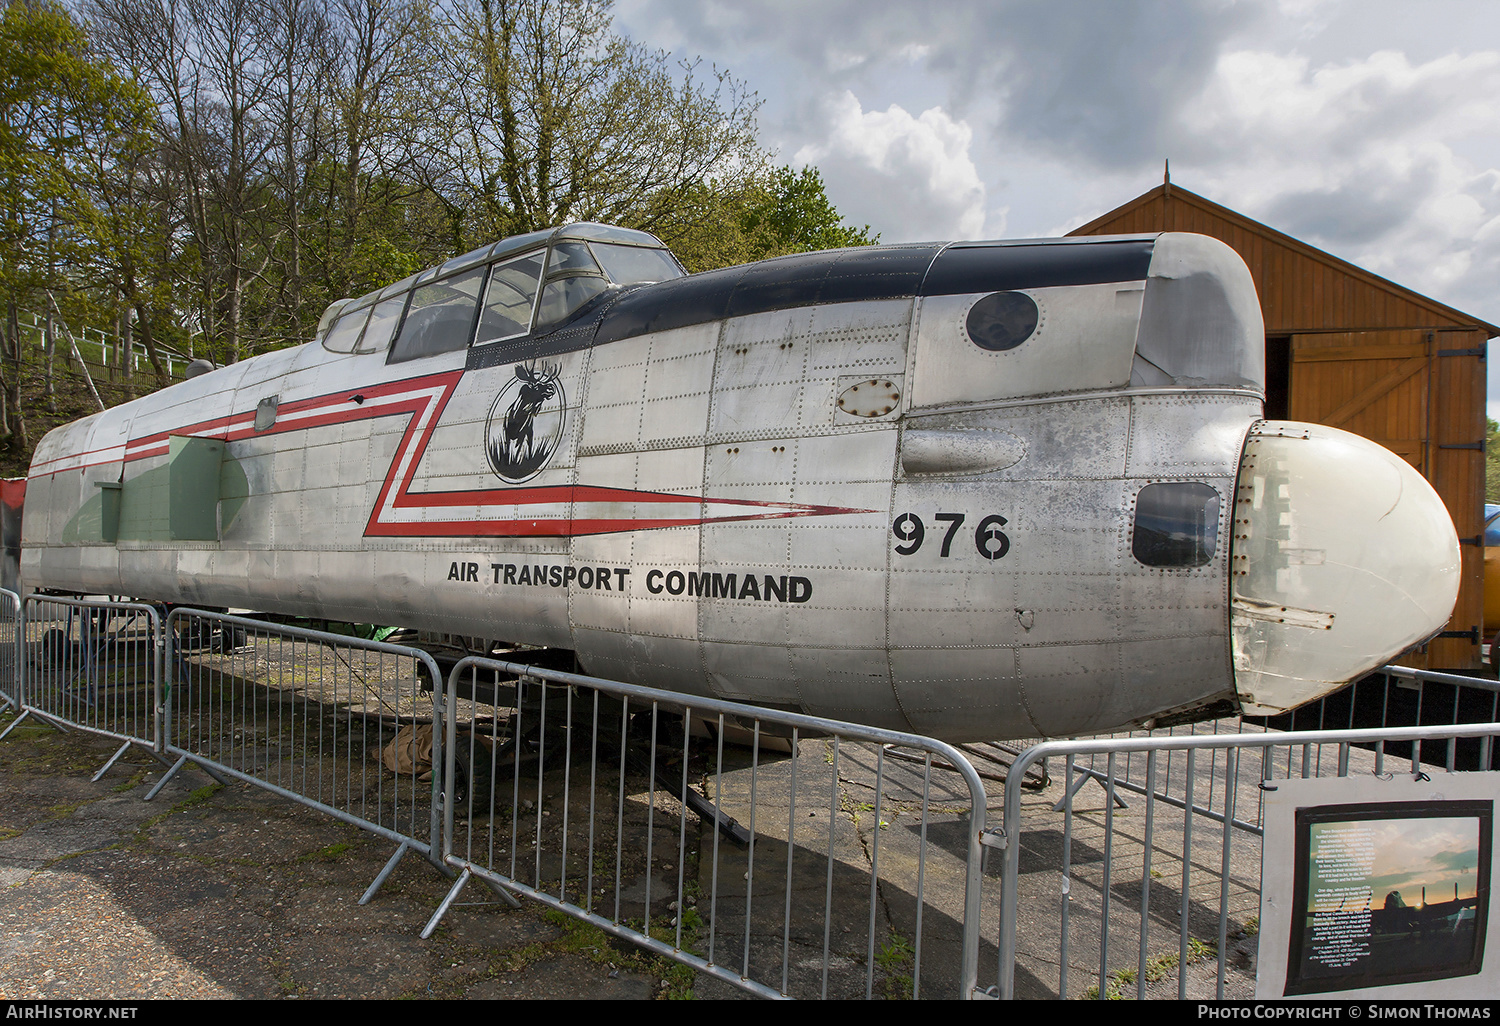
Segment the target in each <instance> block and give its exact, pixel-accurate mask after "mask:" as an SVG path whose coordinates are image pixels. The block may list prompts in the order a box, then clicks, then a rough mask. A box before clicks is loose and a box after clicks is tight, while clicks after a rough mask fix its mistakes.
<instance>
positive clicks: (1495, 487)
mask: <svg viewBox="0 0 1500 1026" xmlns="http://www.w3.org/2000/svg"><path fill="white" fill-rule="evenodd" d="M1484 423H1485V430H1484V501H1485V502H1500V424H1497V423H1495V422H1494V421H1493V420H1490V419H1489V418H1488V417H1486V418H1485V422H1484Z"/></svg>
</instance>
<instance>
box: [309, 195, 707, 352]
mask: <svg viewBox="0 0 1500 1026" xmlns="http://www.w3.org/2000/svg"><path fill="white" fill-rule="evenodd" d="M686 273H687V272H686V271H684V270H683V268H682V265H681V264H680V263H678V261H677V258H676V257H675V256H673V255H672V251H671V250H669V249H667V247H666V246H665V245H663V243H662V241H661V240H660V239H658V238H657V237H656V236H654V235H651V234H648V233H647V232H639V231H634V230H633V229H630V228H616V227H614V226H612V225H606V224H593V223H590V222H586V221H582V222H576V223H573V224H566V225H563V226H562V227H561V228H549V229H547V230H545V231H539V232H531V233H529V234H527V235H517V236H513V237H512V238H509V239H502V240H500V241H499V242H497V243H494V244H493V245H489V246H483V247H481V248H479V249H476V250H474V251H473V252H472V253H465V254H464V255H463V256H457V257H454V258H453V259H452V260H449V261H447V262H446V263H443V264H441V265H439V266H437V267H430V268H428V269H427V270H425V271H422V272H420V273H419V274H414V275H412V276H411V277H409V278H406V279H404V280H402V281H398V282H396V283H395V284H394V285H387V286H386V287H385V288H383V289H377V290H376V291H374V292H371V293H370V294H368V295H365V296H361V297H359V298H358V299H344V300H340V301H338V302H336V303H332V304H330V305H329V307H328V309H327V310H325V311H324V312H323V318H322V320H321V321H320V322H319V323H318V333H317V335H316V337H315V339H314V340H315V341H317V342H320V343H321V344H322V345H323V347H324V348H325V349H327V350H329V351H331V352H335V353H375V352H384V351H385V350H386V349H387V348H389V350H390V355H389V357H388V362H390V363H400V362H402V361H405V360H415V359H419V358H421V357H424V356H434V355H436V354H438V353H447V352H453V351H456V350H460V349H466V348H468V347H469V346H470V345H483V344H485V343H488V342H498V341H501V340H504V339H509V338H517V337H520V336H524V335H528V334H532V333H534V332H542V331H546V330H547V329H549V328H551V327H554V326H556V325H559V324H561V323H563V322H564V321H565V320H567V319H568V317H570V316H571V315H572V314H573V313H575V312H577V311H578V310H579V308H581V307H582V306H583V305H584V304H585V303H587V302H588V301H589V300H591V299H593V298H594V297H595V296H597V295H599V294H600V293H602V292H605V291H606V290H608V289H610V288H613V287H620V286H625V285H635V284H639V283H641V282H657V281H665V280H667V279H669V278H680V277H682V276H683V275H685V274H686Z"/></svg>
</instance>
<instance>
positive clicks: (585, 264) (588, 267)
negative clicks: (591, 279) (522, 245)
mask: <svg viewBox="0 0 1500 1026" xmlns="http://www.w3.org/2000/svg"><path fill="white" fill-rule="evenodd" d="M597 270H599V265H598V264H597V263H596V262H595V261H594V258H593V257H592V256H591V255H589V248H588V247H587V246H585V245H584V244H583V243H581V242H559V243H558V244H557V245H555V246H553V247H552V256H551V257H549V258H548V260H547V273H548V274H558V273H560V272H562V271H597Z"/></svg>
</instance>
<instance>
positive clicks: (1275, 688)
mask: <svg viewBox="0 0 1500 1026" xmlns="http://www.w3.org/2000/svg"><path fill="white" fill-rule="evenodd" d="M1233 526H1234V530H1233V532H1232V535H1233V544H1232V548H1231V557H1230V599H1231V607H1230V621H1229V625H1230V636H1231V639H1232V641H1231V644H1232V650H1233V656H1234V679H1235V690H1236V691H1238V692H1239V698H1240V708H1241V710H1242V711H1243V712H1244V714H1245V715H1246V716H1271V715H1274V714H1276V713H1280V712H1285V711H1286V710H1288V709H1292V708H1295V707H1296V706H1299V705H1302V704H1303V703H1305V702H1310V701H1312V700H1313V699H1315V698H1319V697H1321V696H1322V695H1325V694H1328V693H1329V692H1331V691H1334V690H1336V689H1338V688H1339V687H1341V686H1343V685H1344V684H1347V683H1348V682H1349V681H1351V680H1354V679H1355V678H1357V677H1359V676H1361V675H1363V674H1365V673H1367V672H1368V671H1370V670H1372V669H1374V668H1375V667H1377V666H1380V665H1382V664H1383V663H1386V662H1388V661H1389V660H1390V659H1391V657H1393V656H1395V655H1397V654H1398V653H1400V652H1401V651H1403V650H1405V649H1406V648H1409V647H1410V646H1411V645H1413V644H1416V643H1417V642H1420V641H1424V640H1426V639H1427V638H1429V637H1431V636H1432V635H1433V634H1435V633H1437V632H1438V631H1440V630H1442V628H1443V625H1444V624H1445V623H1447V622H1448V617H1449V616H1451V615H1452V613H1453V603H1454V600H1455V599H1457V597H1458V583H1459V556H1458V535H1457V533H1456V532H1455V531H1454V529H1453V520H1452V518H1451V517H1449V515H1448V510H1447V508H1446V507H1445V506H1444V505H1443V500H1442V499H1440V498H1439V497H1438V494H1437V493H1436V492H1434V491H1433V490H1432V486H1431V485H1429V484H1428V483H1427V482H1426V481H1425V480H1424V479H1423V478H1422V475H1420V474H1418V473H1417V472H1416V470H1415V469H1414V468H1413V467H1412V466H1411V465H1410V464H1409V463H1407V462H1406V461H1405V460H1403V459H1402V458H1401V457H1399V456H1397V455H1396V454H1395V453H1392V452H1390V451H1388V450H1386V449H1383V448H1381V447H1380V446H1378V445H1376V444H1375V443H1374V442H1371V441H1369V440H1367V439H1364V438H1361V437H1359V436H1358V435H1352V434H1350V433H1349V432H1347V431H1340V430H1338V429H1337V428H1330V427H1323V426H1321V425H1319V424H1297V423H1290V422H1286V421H1268V422H1263V423H1260V424H1257V425H1255V426H1254V427H1252V428H1251V429H1250V434H1249V436H1248V438H1247V439H1246V442H1245V454H1244V456H1243V458H1242V459H1241V460H1240V472H1239V480H1238V481H1237V483H1236V488H1235V505H1234V525H1233Z"/></svg>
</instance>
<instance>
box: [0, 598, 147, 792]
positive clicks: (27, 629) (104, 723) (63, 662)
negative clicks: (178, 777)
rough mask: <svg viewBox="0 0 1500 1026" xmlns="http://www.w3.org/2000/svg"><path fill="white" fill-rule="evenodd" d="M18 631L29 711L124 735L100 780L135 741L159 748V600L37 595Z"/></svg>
mask: <svg viewBox="0 0 1500 1026" xmlns="http://www.w3.org/2000/svg"><path fill="white" fill-rule="evenodd" d="M16 633H17V636H18V638H19V644H17V646H16V655H17V664H16V669H17V671H18V673H19V676H20V691H21V694H22V696H23V697H22V700H21V705H22V709H23V712H22V718H25V717H28V716H36V717H38V718H39V719H42V720H44V721H46V722H48V723H51V724H53V725H54V726H58V727H61V728H67V727H73V728H77V729H79V730H85V731H88V732H89V733H93V734H98V735H100V736H102V737H107V738H112V739H114V740H116V741H119V742H120V747H119V748H118V749H117V750H116V751H115V753H114V755H112V756H111V757H110V758H109V759H108V760H107V761H106V762H105V763H104V765H103V766H102V767H100V769H99V771H98V772H97V773H95V774H94V779H95V780H98V779H100V778H101V777H102V776H103V775H104V774H105V772H106V771H108V769H109V768H110V767H111V766H112V765H114V763H115V761H116V760H117V759H119V758H120V756H122V755H124V754H125V752H126V751H127V750H128V749H129V748H130V747H131V746H132V745H136V746H139V747H142V748H147V749H152V750H155V749H156V748H157V746H158V743H159V739H160V730H159V726H160V725H159V723H158V721H157V705H158V702H157V699H158V694H157V681H158V680H160V659H161V644H160V637H161V628H160V620H159V619H158V617H157V612H156V610H155V609H154V608H153V607H151V606H149V605H144V604H142V603H138V602H111V601H104V600H84V599H68V598H53V597H44V596H41V595H31V596H28V597H27V599H26V600H25V602H24V603H23V604H22V607H21V622H20V624H19V626H18V629H17V631H16ZM19 722H20V720H19V719H18V720H17V721H16V722H15V723H12V724H11V727H14V726H15V725H16V723H19Z"/></svg>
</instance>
